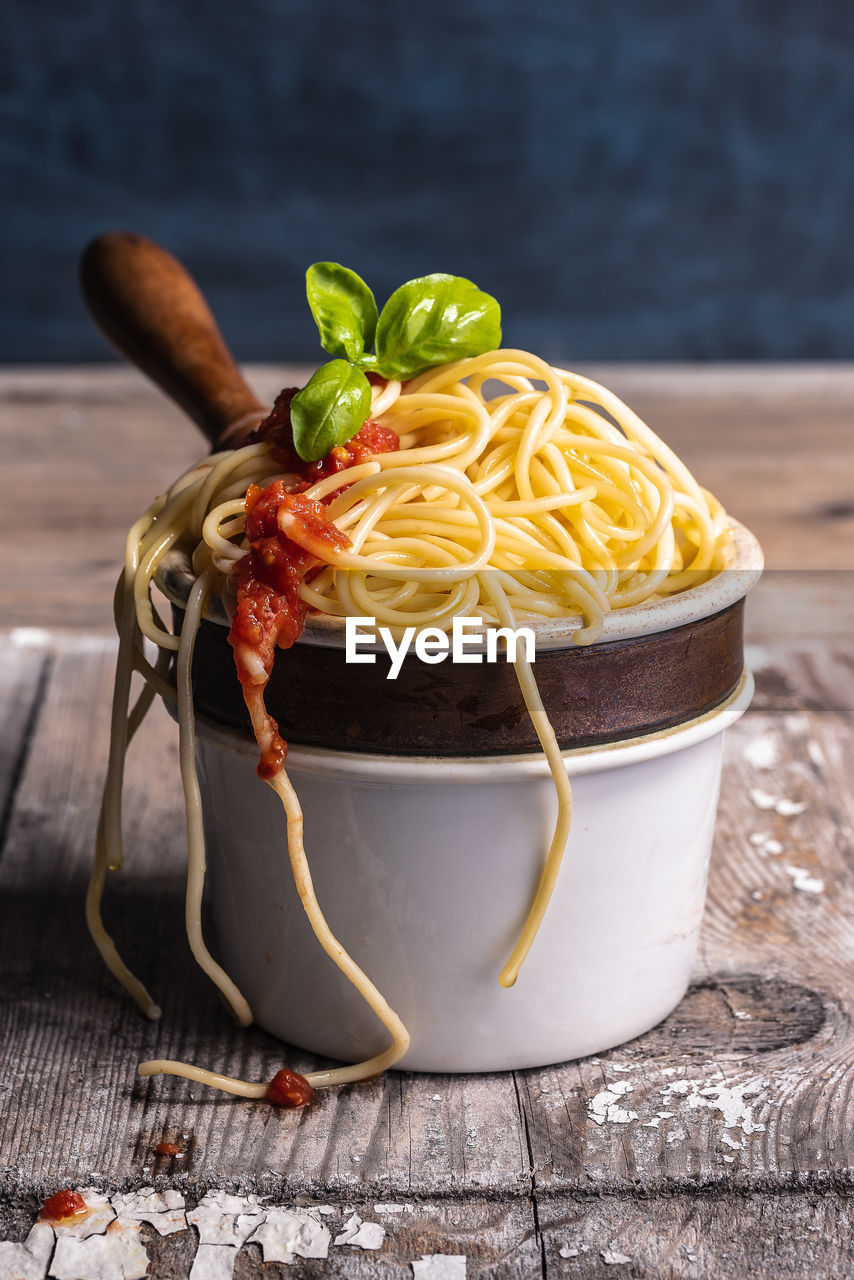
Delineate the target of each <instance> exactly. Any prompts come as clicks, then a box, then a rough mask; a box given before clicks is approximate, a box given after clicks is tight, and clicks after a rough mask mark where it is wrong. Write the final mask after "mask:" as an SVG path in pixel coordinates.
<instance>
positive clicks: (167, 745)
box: [0, 644, 854, 1200]
mask: <svg viewBox="0 0 854 1280" xmlns="http://www.w3.org/2000/svg"><path fill="white" fill-rule="evenodd" d="M759 656H760V657H761V656H762V655H759ZM764 658H765V663H766V665H765V666H764V667H763V668H762V669H761V670H760V671H759V673H758V680H759V694H758V697H757V701H756V704H755V709H754V710H752V711H751V712H750V713H748V715H747V716H746V717H745V719H744V720H743V721H742V722H741V723H740V725H739V726H738V727H737V728H736V729H735V730H733V731H732V734H731V737H730V741H729V746H728V751H727V764H726V770H725V778H724V785H723V796H722V805H721V813H720V821H719V826H718V835H717V842H716V851H715V859H714V862H713V871H712V878H711V883H710V891H709V904H708V914H707V919H706V926H705V929H704V935H703V948H702V956H701V962H700V964H699V966H698V970H697V975H696V978H697V982H696V984H695V986H694V988H693V990H692V993H691V994H690V996H689V998H688V999H687V1000H686V1001H685V1002H683V1004H682V1005H681V1006H680V1008H679V1010H677V1011H676V1012H675V1013H674V1014H673V1015H672V1016H671V1017H670V1018H669V1019H668V1020H667V1021H666V1022H665V1023H664V1024H662V1025H661V1026H660V1027H659V1028H657V1029H656V1030H655V1031H653V1032H651V1033H649V1035H647V1036H645V1037H642V1038H641V1039H639V1040H637V1041H635V1042H634V1043H633V1044H631V1045H628V1046H625V1047H624V1048H622V1049H619V1050H615V1051H613V1052H612V1053H610V1054H603V1055H600V1056H599V1057H598V1058H592V1059H588V1060H585V1061H583V1062H580V1063H574V1064H573V1063H570V1064H565V1065H563V1066H560V1067H554V1068H548V1069H544V1070H539V1071H528V1072H520V1073H517V1074H516V1076H515V1077H514V1076H513V1075H510V1074H507V1075H495V1076H479V1077H466V1076H432V1077H431V1076H415V1075H409V1074H405V1073H399V1074H398V1073H396V1074H392V1075H390V1076H388V1077H387V1078H385V1079H383V1080H378V1081H372V1082H370V1083H368V1084H366V1085H364V1086H361V1087H358V1088H354V1089H350V1090H342V1091H338V1092H332V1093H329V1094H326V1095H324V1097H323V1098H322V1100H321V1103H320V1105H319V1106H317V1107H316V1108H313V1109H311V1110H309V1111H307V1112H304V1113H301V1114H300V1115H298V1116H294V1115H288V1114H285V1113H280V1112H273V1111H270V1109H269V1108H268V1107H266V1106H265V1105H264V1104H260V1103H259V1104H251V1103H235V1102H233V1101H230V1100H227V1099H225V1098H222V1097H220V1096H218V1095H214V1094H211V1093H210V1092H209V1091H207V1090H204V1089H202V1088H200V1087H198V1086H194V1085H191V1084H188V1083H186V1082H181V1081H170V1080H162V1079H161V1080H154V1081H148V1082H137V1081H135V1080H134V1076H133V1064H134V1063H135V1062H136V1061H138V1060H139V1059H140V1058H143V1057H148V1056H154V1055H157V1056H159V1055H164V1056H175V1057H184V1058H188V1059H190V1060H195V1061H199V1062H201V1063H206V1064H211V1065H215V1066H217V1067H219V1068H220V1069H222V1070H224V1071H227V1072H230V1073H234V1074H246V1075H248V1076H250V1077H252V1078H258V1079H264V1078H269V1077H270V1076H272V1074H273V1073H274V1071H275V1070H276V1069H277V1068H278V1067H279V1066H280V1065H281V1062H282V1058H283V1056H288V1057H289V1058H290V1061H291V1064H292V1065H294V1066H296V1067H297V1069H306V1068H307V1067H308V1066H309V1065H310V1060H309V1059H308V1058H307V1057H306V1055H301V1054H298V1053H287V1055H286V1051H284V1050H283V1048H282V1046H281V1045H280V1044H278V1043H277V1042H276V1041H275V1040H273V1039H272V1038H271V1037H269V1036H267V1035H265V1034H264V1033H263V1032H260V1031H258V1030H257V1029H252V1030H250V1031H249V1032H239V1031H238V1030H236V1029H235V1028H233V1027H232V1026H231V1025H230V1023H229V1022H228V1020H227V1018H226V1017H225V1015H224V1013H223V1012H222V1010H221V1007H220V1005H219V1001H218V998H217V997H216V995H215V993H214V992H213V991H212V989H211V988H210V987H209V985H208V984H207V983H206V982H205V981H204V980H203V979H202V978H201V976H200V974H199V973H198V971H197V970H196V969H195V966H194V965H193V964H192V961H191V959H190V957H189V955H188V952H187V946H186V941H185V938H184V932H183V924H182V863H183V833H182V816H181V815H182V810H181V802H180V791H179V783H178V776H177V764H176V749H175V732H174V726H173V725H172V724H171V722H170V721H169V720H168V717H166V715H165V713H164V712H162V711H159V710H158V712H157V713H156V714H154V715H153V717H152V719H151V721H150V723H148V724H147V725H146V726H145V727H144V729H143V731H142V732H141V734H140V740H139V742H138V743H136V744H135V745H134V748H133V753H132V757H131V761H130V765H129V770H128V790H127V813H126V829H127V845H128V859H127V866H126V870H125V871H123V872H122V873H121V875H119V876H116V877H114V881H115V883H111V885H110V889H109V898H108V904H107V918H108V921H109V922H110V924H111V926H113V927H114V928H115V931H116V934H117V937H119V939H120V940H122V942H123V946H124V950H125V951H126V953H127V956H128V959H129V960H130V962H131V963H132V964H133V965H135V966H136V967H137V968H138V969H139V970H140V972H141V974H142V976H144V977H145V979H146V980H147V981H148V982H150V984H151V986H152V989H153V990H154V991H155V992H156V994H157V995H158V996H162V998H163V1003H164V1009H165V1013H164V1019H163V1022H162V1023H160V1024H158V1025H153V1024H150V1023H148V1022H146V1021H145V1020H144V1019H142V1018H141V1017H140V1016H139V1015H138V1014H137V1013H136V1011H135V1010H134V1009H132V1008H131V1007H130V1006H129V1004H128V1003H127V1001H126V1000H125V999H124V997H123V994H122V993H121V992H120V991H119V990H118V988H117V987H116V985H115V983H114V982H113V981H112V979H111V978H109V976H108V975H107V974H105V973H104V972H103V970H102V968H101V966H100V962H99V961H98V959H97V957H96V956H95V955H94V953H93V950H92V948H91V944H90V943H89V941H88V938H87V936H86V934H85V929H84V926H83V920H82V894H83V889H84V883H85V876H86V868H87V864H88V859H89V849H90V844H91V839H92V836H93V832H94V827H95V817H96V812H97V803H98V784H99V779H100V776H101V773H102V769H103V764H104V761H105V756H106V734H107V709H108V702H109V693H110V684H111V669H112V651H111V648H110V647H109V646H107V645H103V644H102V647H101V649H100V651H98V650H94V651H93V649H92V646H91V645H90V646H89V648H88V651H86V650H85V649H84V650H83V651H80V650H77V651H74V650H71V649H68V650H66V651H63V652H60V653H59V654H58V656H57V660H56V664H55V667H54V669H53V672H52V677H51V680H50V683H49V685H48V688H47V690H46V693H45V700H44V709H43V713H42V715H41V717H40V719H39V723H38V726H37V730H36V733H35V736H34V739H33V745H32V749H31V751H30V753H29V756H28V760H27V764H26V767H25V769H24V772H23V776H22V779H21V783H20V787H19V789H18V793H17V797H16V802H15V807H14V810H13V812H12V816H11V822H10V828H9V840H8V848H7V854H6V857H5V859H4V861H3V864H2V865H0V889H2V893H3V900H4V902H5V903H6V904H7V925H6V928H5V929H4V931H3V932H2V935H0V969H2V972H3V973H4V976H5V987H4V989H5V992H6V993H7V994H6V997H5V1001H4V1004H3V1006H2V1024H0V1085H2V1086H5V1087H4V1088H3V1089H2V1090H0V1151H2V1152H3V1153H4V1157H5V1159H6V1160H7V1161H8V1162H9V1164H10V1166H11V1169H10V1172H9V1174H8V1175H7V1178H6V1185H7V1188H8V1189H9V1190H10V1191H11V1190H14V1189H15V1188H17V1189H18V1191H19V1192H20V1193H21V1194H35V1193H36V1192H38V1191H40V1190H43V1189H45V1188H51V1187H55V1186H56V1185H57V1184H58V1183H67V1182H71V1183H73V1184H76V1185H81V1184H85V1183H86V1182H87V1181H89V1180H91V1179H93V1178H94V1179H96V1180H103V1181H104V1182H105V1183H106V1184H108V1185H110V1186H117V1185H124V1184H126V1183H133V1184H136V1185H139V1184H142V1183H145V1182H147V1181H150V1180H151V1179H153V1178H159V1177H163V1178H168V1179H169V1180H171V1181H174V1182H176V1183H178V1184H180V1185H185V1186H187V1187H189V1188H194V1187H199V1186H203V1185H206V1184H207V1183H209V1182H216V1183H223V1182H225V1181H228V1182H230V1183H232V1184H234V1185H240V1186H243V1187H245V1188H257V1189H259V1190H261V1191H263V1192H264V1193H265V1194H270V1195H275V1196H277V1197H280V1198H282V1199H286V1198H288V1197H289V1196H292V1195H293V1194H295V1193H301V1194H311V1195H331V1196H337V1197H338V1198H341V1197H343V1196H347V1195H357V1194H373V1195H375V1196H376V1197H377V1198H378V1199H383V1200H385V1199H389V1198H395V1197H398V1196H410V1197H411V1196H428V1197H431V1196H437V1195H439V1196H448V1195H450V1196H457V1197H460V1196H465V1195H471V1196H473V1197H474V1198H477V1197H478V1196H483V1195H484V1194H489V1195H490V1196H497V1197H501V1196H504V1197H508V1196H510V1197H517V1196H519V1195H520V1194H522V1195H524V1194H526V1193H527V1191H528V1190H529V1189H530V1188H531V1186H532V1185H533V1187H534V1188H535V1189H536V1193H537V1196H538V1197H542V1196H545V1197H548V1196H550V1195H553V1194H579V1193H580V1192H585V1191H588V1190H592V1189H596V1190H601V1191H607V1192H614V1191H630V1190H631V1191H637V1190H639V1189H643V1190H645V1191H647V1192H648V1193H650V1194H652V1193H655V1192H656V1191H660V1190H661V1189H667V1190H668V1191H670V1192H674V1193H675V1192H679V1191H681V1190H686V1189H687V1188H689V1187H690V1188H692V1189H694V1188H696V1187H697V1186H698V1185H699V1186H701V1187H702V1186H704V1187H709V1188H718V1189H721V1190H724V1189H728V1190H732V1189H734V1188H741V1189H743V1190H745V1191H746V1190H751V1189H755V1188H757V1187H759V1186H765V1187H776V1188H778V1189H787V1188H788V1189H793V1188H797V1187H799V1186H801V1187H803V1186H804V1185H806V1186H811V1187H815V1188H816V1189H818V1188H820V1187H822V1186H824V1185H826V1184H828V1183H830V1184H832V1185H833V1186H835V1187H836V1188H837V1189H845V1188H848V1187H849V1186H850V1185H851V1169H852V1167H854V1150H853V1149H852V1144H854V1138H852V1133H854V1125H852V1119H854V1116H852V1107H854V1102H852V1097H851V1090H850V1077H851V1065H852V1056H854V1053H852V1044H851V1032H850V1024H851V1014H852V1007H854V990H852V976H851V967H850V954H851V946H852V925H851V923H850V922H851V921H852V920H854V882H852V878H851V866H852V861H853V860H854V859H852V830H854V791H852V784H851V778H850V769H849V768H847V761H849V760H850V754H851V733H852V730H851V702H852V692H851V690H852V682H851V680H850V675H851V671H852V663H854V650H852V647H851V646H850V645H848V646H840V647H839V648H837V649H833V650H829V649H827V648H814V649H808V650H799V649H794V650H782V649H777V650H769V651H767V652H766V654H765V655H764ZM757 741H760V742H762V743H764V744H765V745H764V746H763V747H761V748H759V749H758V748H757V747H756V742H757ZM769 742H770V743H771V744H772V746H771V747H769V745H768V743H769ZM772 747H776V750H777V756H778V762H777V763H775V764H774V765H773V766H772V767H771V768H770V769H769V768H761V767H759V765H758V764H757V763H756V760H758V759H761V758H763V757H762V752H763V751H764V752H765V755H766V757H767V756H768V754H769V752H770V751H771V750H772ZM756 788H761V789H764V790H765V791H767V792H768V793H773V794H774V795H776V796H778V797H783V798H787V799H791V800H795V801H802V802H805V803H806V806H807V807H806V809H805V810H804V811H803V813H800V814H794V815H791V816H789V817H784V816H781V815H779V814H777V813H775V812H772V811H769V810H763V809H760V808H757V806H756V804H755V802H754V800H753V799H751V795H750V792H751V790H754V791H755V789H756ZM759 835H763V836H764V837H765V844H767V842H768V839H771V840H772V841H773V840H778V841H779V842H780V844H782V845H783V850H782V852H779V853H778V852H775V851H773V849H776V846H773V848H772V850H771V851H769V849H767V848H766V849H765V851H764V852H763V851H762V849H761V848H760V846H759V845H757V844H755V843H751V839H750V837H751V836H754V837H756V836H759ZM788 865H791V866H794V867H797V868H800V869H802V871H803V872H804V873H805V874H807V875H809V876H811V877H812V878H814V879H815V878H821V879H822V880H823V882H824V890H823V892H822V893H809V892H804V891H803V890H800V891H799V890H797V889H795V888H793V884H794V879H793V876H792V874H791V873H789V872H787V871H786V870H785V867H786V866H788ZM619 1081H630V1082H631V1085H632V1091H631V1093H630V1095H629V1101H627V1103H626V1106H627V1108H629V1109H631V1110H633V1111H635V1112H637V1119H635V1120H632V1121H631V1122H630V1123H628V1124H619V1123H611V1122H605V1123H602V1124H599V1123H597V1122H596V1119H595V1116H594V1115H593V1114H592V1112H593V1111H595V1107H591V1103H592V1102H593V1100H594V1099H595V1098H596V1096H597V1095H598V1094H600V1093H601V1092H602V1090H603V1089H604V1088H606V1087H607V1086H608V1085H610V1084H613V1083H614V1082H619ZM665 1112H666V1113H671V1114H669V1115H666V1116H665V1115H662V1114H661V1113H665ZM184 1133H186V1134H187V1135H188V1138H187V1139H186V1141H187V1157H186V1160H185V1161H184V1162H183V1165H182V1169H183V1172H181V1173H178V1172H177V1166H174V1165H170V1163H169V1161H168V1160H166V1161H165V1160H164V1159H163V1158H160V1157H156V1156H155V1155H154V1153H153V1147H154V1146H155V1145H156V1143H157V1142H159V1141H161V1140H163V1138H164V1137H165V1138H167V1139H169V1138H173V1137H174V1136H175V1135H176V1134H177V1135H181V1134H184Z"/></svg>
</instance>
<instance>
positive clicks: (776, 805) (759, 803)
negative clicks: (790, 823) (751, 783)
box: [747, 787, 807, 818]
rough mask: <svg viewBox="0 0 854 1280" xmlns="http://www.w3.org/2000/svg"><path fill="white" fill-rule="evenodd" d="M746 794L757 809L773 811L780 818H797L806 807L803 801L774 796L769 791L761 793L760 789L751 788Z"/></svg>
mask: <svg viewBox="0 0 854 1280" xmlns="http://www.w3.org/2000/svg"><path fill="white" fill-rule="evenodd" d="M747 794H748V795H749V796H750V799H751V800H752V801H753V803H754V804H755V805H756V808H757V809H765V810H770V809H773V810H774V812H775V813H778V814H779V815H780V817H781V818H794V817H797V815H798V814H799V813H803V811H804V809H806V807H807V806H806V803H805V801H803V800H789V799H787V798H786V797H785V796H774V795H772V794H771V792H770V791H763V790H762V788H761V787H751V788H750V790H749V791H748V793H747Z"/></svg>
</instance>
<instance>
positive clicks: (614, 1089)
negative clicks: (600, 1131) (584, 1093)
mask: <svg viewBox="0 0 854 1280" xmlns="http://www.w3.org/2000/svg"><path fill="white" fill-rule="evenodd" d="M634 1087H635V1086H634V1085H633V1084H632V1083H631V1082H630V1081H629V1080H613V1081H612V1082H611V1083H610V1084H609V1085H606V1086H605V1088H604V1089H602V1090H601V1092H599V1093H597V1094H596V1097H595V1098H591V1099H590V1101H589V1102H588V1104H587V1113H588V1115H589V1116H590V1119H591V1120H593V1121H594V1122H595V1123H596V1124H604V1123H605V1121H606V1120H607V1121H608V1123H609V1124H628V1123H629V1121H630V1120H637V1118H638V1113H637V1112H636V1111H627V1110H625V1109H624V1108H623V1107H621V1106H620V1099H621V1098H624V1097H625V1096H626V1094H627V1093H632V1092H633V1091H634Z"/></svg>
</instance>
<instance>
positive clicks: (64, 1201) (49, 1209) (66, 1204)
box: [39, 1190, 89, 1222]
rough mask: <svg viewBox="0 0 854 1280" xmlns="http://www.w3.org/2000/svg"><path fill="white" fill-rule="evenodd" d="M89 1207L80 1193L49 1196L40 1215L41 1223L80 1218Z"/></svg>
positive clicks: (58, 1193)
mask: <svg viewBox="0 0 854 1280" xmlns="http://www.w3.org/2000/svg"><path fill="white" fill-rule="evenodd" d="M88 1208H89V1206H88V1205H87V1204H86V1201H85V1200H84V1199H83V1197H82V1196H81V1194H80V1192H79V1191H69V1190H66V1191H57V1193H56V1195H55V1196H48V1198H47V1200H45V1202H44V1205H43V1206H42V1210H41V1213H40V1214H39V1222H63V1221H64V1220H65V1219H66V1218H79V1217H80V1214H81V1213H86V1212H87V1211H88Z"/></svg>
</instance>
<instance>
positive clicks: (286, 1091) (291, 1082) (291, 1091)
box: [264, 1067, 317, 1107]
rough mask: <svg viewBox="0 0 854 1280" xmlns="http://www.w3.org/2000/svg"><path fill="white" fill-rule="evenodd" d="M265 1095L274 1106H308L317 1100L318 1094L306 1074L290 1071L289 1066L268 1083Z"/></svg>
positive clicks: (278, 1072)
mask: <svg viewBox="0 0 854 1280" xmlns="http://www.w3.org/2000/svg"><path fill="white" fill-rule="evenodd" d="M264 1097H265V1098H266V1099H267V1101H268V1102H272V1104H273V1106H274V1107H307V1106H308V1105H309V1104H310V1103H312V1102H317V1094H316V1093H315V1092H314V1089H312V1087H311V1085H310V1084H309V1083H308V1081H307V1080H306V1078H305V1076H301V1075H300V1074H299V1073H298V1072H296V1071H289V1070H288V1069H287V1067H283V1068H282V1070H281V1071H277V1072H276V1074H275V1075H274V1076H273V1079H272V1080H271V1081H270V1083H269V1084H268V1085H267V1092H266V1093H265V1095H264Z"/></svg>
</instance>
